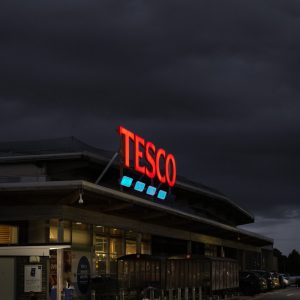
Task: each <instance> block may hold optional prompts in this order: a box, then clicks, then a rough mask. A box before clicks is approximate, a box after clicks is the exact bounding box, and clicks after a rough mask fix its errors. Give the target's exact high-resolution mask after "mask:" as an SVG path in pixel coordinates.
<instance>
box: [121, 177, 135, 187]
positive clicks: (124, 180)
mask: <svg viewBox="0 0 300 300" xmlns="http://www.w3.org/2000/svg"><path fill="white" fill-rule="evenodd" d="M132 181H133V179H132V178H131V177H128V176H123V177H122V179H121V183H120V184H121V185H123V186H126V187H130V186H131V184H132Z"/></svg>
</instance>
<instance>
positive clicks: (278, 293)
mask: <svg viewBox="0 0 300 300" xmlns="http://www.w3.org/2000/svg"><path fill="white" fill-rule="evenodd" d="M260 299H261V300H284V299H287V300H300V288H297V287H294V286H292V287H288V288H286V289H278V290H274V291H270V292H266V293H261V294H257V295H255V296H253V297H251V296H240V297H239V300H260Z"/></svg>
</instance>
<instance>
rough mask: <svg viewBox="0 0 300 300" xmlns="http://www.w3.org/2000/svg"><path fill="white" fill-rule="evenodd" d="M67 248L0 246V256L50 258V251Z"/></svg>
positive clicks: (65, 246)
mask: <svg viewBox="0 0 300 300" xmlns="http://www.w3.org/2000/svg"><path fill="white" fill-rule="evenodd" d="M68 248H71V245H54V244H53V245H39V246H0V256H50V250H58V249H68Z"/></svg>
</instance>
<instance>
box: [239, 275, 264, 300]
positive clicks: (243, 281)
mask: <svg viewBox="0 0 300 300" xmlns="http://www.w3.org/2000/svg"><path fill="white" fill-rule="evenodd" d="M267 289H268V285H267V281H266V279H265V278H263V277H262V276H260V275H258V274H257V273H255V272H252V271H244V272H241V273H240V291H241V292H242V293H243V294H244V295H247V296H253V295H255V294H258V293H261V292H265V291H267Z"/></svg>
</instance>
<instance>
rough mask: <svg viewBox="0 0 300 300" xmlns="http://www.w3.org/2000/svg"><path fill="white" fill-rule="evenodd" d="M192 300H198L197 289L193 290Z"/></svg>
mask: <svg viewBox="0 0 300 300" xmlns="http://www.w3.org/2000/svg"><path fill="white" fill-rule="evenodd" d="M192 300H196V289H195V288H194V287H193V288H192Z"/></svg>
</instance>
